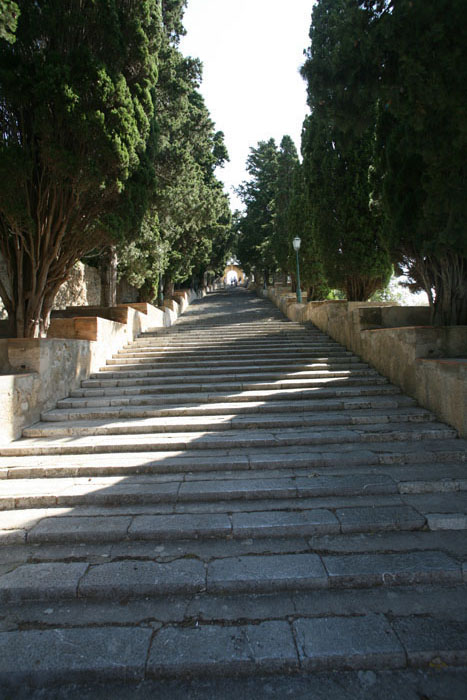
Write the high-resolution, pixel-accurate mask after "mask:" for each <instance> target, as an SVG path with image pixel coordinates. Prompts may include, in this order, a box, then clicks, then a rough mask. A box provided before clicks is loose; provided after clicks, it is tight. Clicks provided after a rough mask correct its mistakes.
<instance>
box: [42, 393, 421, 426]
mask: <svg viewBox="0 0 467 700" xmlns="http://www.w3.org/2000/svg"><path fill="white" fill-rule="evenodd" d="M325 401H326V403H324V402H325ZM255 403H256V405H255ZM370 404H372V405H370ZM379 404H382V405H379ZM384 404H386V405H384ZM410 408H413V409H415V408H419V406H418V405H417V402H416V401H415V399H412V398H410V397H409V396H407V397H404V396H403V395H402V394H400V395H397V394H396V395H394V398H393V399H391V398H388V397H387V396H381V397H373V398H372V399H371V400H370V401H369V400H368V399H366V400H365V398H364V397H354V398H351V397H349V399H348V400H347V401H345V400H343V399H337V398H330V399H322V400H321V402H320V401H319V400H318V399H315V401H313V402H308V401H303V400H302V401H301V402H300V401H295V402H287V401H283V402H274V401H270V402H268V403H267V404H264V402H262V401H261V402H254V401H252V402H244V401H243V402H237V403H235V402H231V403H228V402H224V403H218V404H215V403H213V404H203V406H199V405H197V404H196V402H195V403H193V402H191V403H189V402H187V403H185V404H181V405H179V406H173V407H172V408H170V407H166V408H157V407H151V406H146V407H144V406H96V407H93V406H89V407H83V408H71V407H68V406H67V405H66V407H62V408H60V407H59V408H56V409H52V410H49V411H46V412H44V413H42V414H41V418H40V419H41V421H44V422H55V421H62V420H73V419H75V420H94V419H92V418H89V416H91V415H92V414H93V413H94V414H96V415H97V414H101V416H102V419H105V418H111V417H118V418H133V417H135V418H137V417H141V418H146V417H153V418H157V417H160V418H170V417H183V416H191V417H194V416H199V417H200V418H202V417H207V416H217V415H219V416H220V415H224V414H225V413H228V414H231V413H232V412H234V413H235V414H236V415H253V416H255V415H257V414H260V415H270V414H275V413H277V414H281V413H284V412H286V413H294V414H295V413H310V414H313V413H316V412H317V411H319V412H325V413H328V412H340V411H342V412H343V411H358V412H360V411H372V410H387V411H397V410H401V411H404V410H407V409H410ZM420 410H421V411H424V410H426V411H428V409H423V408H420ZM138 414H140V415H138ZM74 416H75V418H73V417H74ZM87 416H88V417H87ZM96 420H99V418H96Z"/></svg>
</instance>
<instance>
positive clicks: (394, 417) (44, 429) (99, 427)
mask: <svg viewBox="0 0 467 700" xmlns="http://www.w3.org/2000/svg"><path fill="white" fill-rule="evenodd" d="M347 412H348V411H347ZM345 413H346V412H345V411H340V412H337V411H335V412H334V411H326V412H324V416H323V417H322V418H320V417H319V415H318V412H317V411H314V412H311V411H310V412H305V411H303V412H300V413H294V412H292V415H287V414H285V413H277V414H276V413H272V412H271V413H259V415H255V416H249V415H241V416H239V415H236V414H235V413H219V414H216V415H210V416H188V415H186V414H185V415H184V416H173V417H171V416H160V417H159V416H142V417H141V418H136V417H132V416H130V417H128V418H125V417H123V416H111V417H106V416H103V417H102V418H89V417H83V418H75V419H71V418H65V419H62V420H57V418H58V416H56V419H55V420H47V414H45V418H46V419H45V420H41V421H40V422H39V423H35V424H34V425H32V426H30V427H29V428H24V429H23V437H44V436H45V435H49V436H51V437H52V436H53V437H57V436H66V435H67V436H69V435H70V431H74V433H73V434H74V436H75V437H77V436H78V435H81V436H86V435H117V434H118V435H121V434H129V435H130V434H134V435H141V434H146V433H150V434H157V433H160V434H163V433H180V432H182V433H190V432H198V431H200V430H203V431H208V432H225V431H228V430H237V429H241V430H262V429H276V428H306V427H310V428H316V429H320V428H322V429H329V428H334V427H335V428H336V429H338V428H339V427H341V428H346V427H347V428H358V427H362V426H365V425H368V424H369V420H365V419H366V418H374V419H379V420H381V421H382V422H383V423H384V425H392V424H398V425H401V424H403V425H406V424H407V425H409V424H410V425H420V424H422V423H423V424H429V423H430V422H433V423H435V422H437V420H436V417H435V416H434V414H432V413H431V412H430V411H428V410H425V409H421V408H412V410H410V408H409V409H408V410H407V409H406V410H404V408H396V409H393V410H392V411H390V410H389V409H388V410H385V409H382V410H381V412H378V409H373V412H372V415H369V414H368V412H366V411H365V409H362V410H361V411H359V412H358V413H357V415H356V416H350V415H345ZM336 414H337V415H336ZM170 418H173V420H170ZM185 418H192V419H195V420H191V421H190V420H188V421H186V420H184V419H185ZM216 418H217V419H218V420H215V419H216ZM167 419H169V420H167ZM165 421H167V422H165ZM109 422H111V425H109ZM83 423H87V424H88V425H83ZM90 423H92V425H89V424H90Z"/></svg>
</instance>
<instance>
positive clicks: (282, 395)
mask: <svg viewBox="0 0 467 700" xmlns="http://www.w3.org/2000/svg"><path fill="white" fill-rule="evenodd" d="M0 478H1V480H0V484H1V486H0V511H1V512H0V691H1V690H2V688H3V689H4V690H5V689H6V691H5V692H7V693H8V692H10V691H11V692H13V693H14V694H13V695H11V697H15V698H17V697H20V696H21V692H26V695H25V697H31V696H32V693H33V692H36V691H33V690H31V689H32V688H34V687H36V688H41V689H44V688H46V689H47V690H46V692H47V697H48V698H49V697H72V696H73V695H72V691H71V690H70V687H71V686H70V684H78V685H79V690H78V689H77V690H76V697H80V698H82V697H107V695H105V693H104V689H105V692H108V693H109V695H108V697H120V695H118V688H120V691H121V697H122V698H123V697H133V696H134V697H159V696H158V695H156V696H155V695H154V693H156V692H158V693H160V697H164V698H166V697H168V698H172V697H180V698H182V697H196V698H198V697H206V698H215V697H216V698H217V697H219V698H227V697H232V698H233V697H235V698H238V697H247V696H248V697H249V696H250V694H251V692H254V693H256V694H257V696H258V697H268V698H269V697H277V698H279V697H280V698H283V697H288V696H289V694H290V696H291V697H299V696H300V695H299V693H305V695H304V697H315V695H314V694H313V695H312V694H311V693H316V697H317V698H318V697H323V698H324V697H329V698H331V697H332V698H333V700H334V698H340V697H342V698H344V697H346V698H349V697H356V698H367V697H368V698H375V697H381V698H382V699H383V698H384V697H388V698H390V697H391V698H393V697H395V695H396V693H397V695H398V696H399V698H400V699H401V700H403V699H405V698H407V699H410V700H413V699H414V698H421V697H431V695H430V693H433V692H434V691H435V690H436V689H437V690H436V692H438V691H439V689H440V688H441V689H442V692H445V693H446V694H445V695H439V697H446V698H449V699H450V700H452V699H453V698H461V697H462V698H464V697H465V691H466V688H467V670H466V667H467V595H466V592H467V564H466V563H465V562H467V537H466V529H467V455H466V441H463V440H459V439H457V437H456V432H455V431H454V430H453V429H452V428H450V427H449V426H446V425H443V424H440V423H439V422H437V421H436V418H435V417H434V416H433V415H432V414H430V412H429V411H427V410H425V409H423V408H420V407H418V406H417V405H416V404H415V402H414V401H413V400H412V399H410V398H409V397H407V396H404V395H402V394H401V393H400V391H399V390H398V389H397V387H395V386H392V385H390V384H389V383H388V382H387V380H386V379H384V378H383V377H381V376H379V375H378V374H377V373H376V372H375V371H374V370H373V369H371V368H370V367H368V366H367V365H366V364H365V363H363V362H361V361H360V360H359V358H357V357H355V356H354V355H352V354H351V353H349V352H347V351H346V350H345V349H344V348H342V347H341V346H339V345H338V344H337V343H335V342H334V341H332V340H330V339H329V338H328V337H326V336H324V335H323V334H322V333H321V332H319V331H318V330H317V329H316V328H313V327H304V326H302V325H299V324H296V323H292V322H290V321H288V320H286V319H285V318H284V317H283V316H282V315H281V314H280V313H279V312H278V311H277V310H276V309H275V308H274V307H273V306H272V305H271V304H270V303H269V302H267V301H265V300H260V299H257V298H256V297H255V296H253V295H252V294H250V293H248V292H246V291H245V290H243V289H235V290H233V291H229V292H218V293H215V294H212V295H210V296H209V297H207V298H206V299H204V300H200V301H196V302H195V303H194V304H193V305H192V307H190V309H189V310H188V311H187V312H186V313H185V315H184V316H183V317H182V318H181V319H180V320H179V322H178V323H177V325H175V326H174V327H172V328H170V329H167V330H158V331H157V332H151V333H145V334H144V335H143V336H142V337H140V338H139V339H138V340H137V341H136V342H134V343H133V344H132V345H131V346H128V347H127V348H125V349H124V350H122V352H120V353H119V354H118V356H116V357H114V358H113V359H110V360H109V361H108V363H107V365H106V367H104V368H102V370H101V372H99V373H98V374H96V375H93V376H91V377H90V379H89V380H87V381H84V382H83V383H82V387H81V388H80V389H78V390H76V391H74V392H73V393H72V395H71V396H70V397H69V398H67V399H64V400H62V401H60V402H59V403H58V406H57V408H56V409H55V410H53V411H50V412H48V413H46V414H44V415H43V416H42V421H41V422H40V423H38V424H36V425H33V426H31V427H30V428H27V429H26V430H25V431H24V437H23V438H22V439H21V440H19V441H17V442H14V443H11V444H9V445H6V446H4V447H3V448H1V449H0ZM220 676H223V677H224V680H223V681H222V683H223V685H219V684H220V683H221V681H220V679H219V677H220ZM190 679H191V680H190ZM102 684H105V685H102ZM174 684H175V685H174ZM187 684H189V687H190V688H191V690H190V691H187V688H188V685H187ZM193 684H195V686H193ZM196 684H198V685H196ZM65 686H66V687H67V688H68V690H67V693H68V694H65V695H63V696H62V695H60V692H62V691H60V690H52V689H54V688H57V687H59V688H62V690H63V688H64V687H65ZM85 686H86V687H87V688H88V689H89V693H90V694H89V695H86V694H85V692H87V691H85V690H84V688H85ZM110 686H112V688H113V690H112V692H110V691H109V688H110ZM24 688H28V689H29V690H26V691H25V690H24ZM142 688H146V691H143V690H142ZM193 688H196V692H195V690H193ZM20 689H22V690H20ZM148 689H150V690H148ZM341 691H342V692H344V691H345V694H343V695H340V693H341ZM37 692H42V691H37ZM52 692H54V693H57V695H52ZM63 692H65V691H63ZM144 692H148V693H149V694H148V695H144V694H142V693H144ZM187 692H188V694H187ZM28 693H29V694H28ZM70 693H71V694H70ZM83 693H84V694H83ZM128 693H131V695H128ZM177 693H179V694H180V695H177ZM203 693H204V695H203ZM229 693H230V694H229ZM239 693H240V696H239ZM242 693H244V695H242ZM319 693H322V694H321V695H320V694H319ZM323 693H324V694H323ZM384 693H388V694H387V695H385V694H384ZM0 695H1V693H0ZM6 696H8V695H6ZM38 697H39V696H38ZM40 697H42V695H41V696H40ZM73 697H74V696H73ZM300 697H301V696H300ZM436 697H438V695H436Z"/></svg>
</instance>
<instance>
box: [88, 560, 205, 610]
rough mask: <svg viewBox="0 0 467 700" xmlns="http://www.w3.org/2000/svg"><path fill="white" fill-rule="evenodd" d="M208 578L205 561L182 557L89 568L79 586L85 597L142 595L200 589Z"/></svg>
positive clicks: (114, 563)
mask: <svg viewBox="0 0 467 700" xmlns="http://www.w3.org/2000/svg"><path fill="white" fill-rule="evenodd" d="M205 582H206V574H205V568H204V564H202V563H201V562H200V561H196V560H195V559H179V560H176V561H173V562H170V563H167V564H157V563H155V562H152V561H135V560H127V561H118V562H111V563H109V564H98V565H96V566H93V567H91V568H90V569H89V571H88V573H87V574H86V576H84V578H83V579H82V581H81V582H80V586H79V595H80V597H83V598H99V599H102V598H106V599H110V600H115V599H117V600H118V599H122V598H128V597H130V598H138V597H143V596H158V595H166V594H167V593H171V594H175V593H196V592H198V591H200V590H203V588H204V587H205Z"/></svg>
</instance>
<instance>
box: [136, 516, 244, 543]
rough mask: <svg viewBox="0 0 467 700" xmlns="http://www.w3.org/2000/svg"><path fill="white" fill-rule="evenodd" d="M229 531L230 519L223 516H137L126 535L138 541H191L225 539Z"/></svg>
mask: <svg viewBox="0 0 467 700" xmlns="http://www.w3.org/2000/svg"><path fill="white" fill-rule="evenodd" d="M231 530H232V527H231V524H230V519H229V517H228V516H227V515H224V514H219V515H203V514H199V515H198V514H191V513H190V514H186V515H183V514H176V515H139V516H136V517H135V518H134V519H133V522H132V524H131V526H130V528H129V530H128V535H129V537H131V538H134V539H138V540H152V539H166V538H167V539H169V538H170V539H174V538H178V539H191V538H196V537H222V536H224V537H225V536H227V535H230V533H231Z"/></svg>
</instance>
